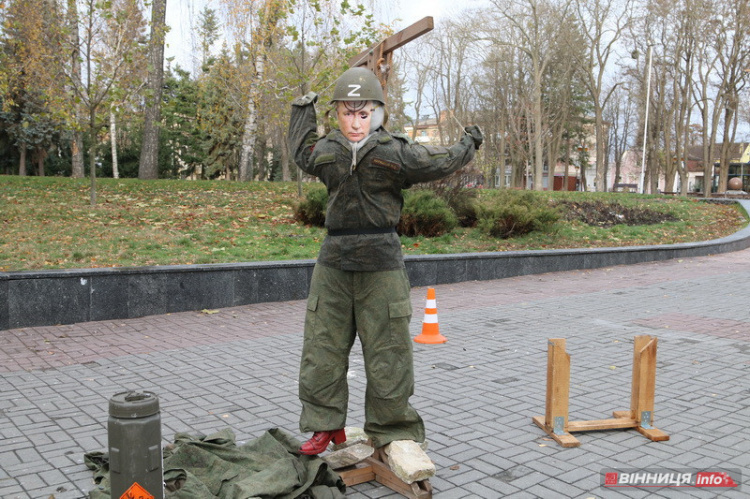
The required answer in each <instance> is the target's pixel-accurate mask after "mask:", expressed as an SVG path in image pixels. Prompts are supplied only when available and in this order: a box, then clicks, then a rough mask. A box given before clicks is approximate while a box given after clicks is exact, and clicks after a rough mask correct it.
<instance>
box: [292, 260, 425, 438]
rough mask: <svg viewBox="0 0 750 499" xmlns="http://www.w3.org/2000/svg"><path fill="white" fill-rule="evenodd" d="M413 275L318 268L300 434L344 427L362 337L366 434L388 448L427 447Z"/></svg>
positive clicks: (305, 351) (303, 369) (302, 378)
mask: <svg viewBox="0 0 750 499" xmlns="http://www.w3.org/2000/svg"><path fill="white" fill-rule="evenodd" d="M411 313H412V310H411V302H410V300H409V279H408V277H407V275H406V271H405V270H403V269H401V270H391V271H379V272H350V271H342V270H336V269H333V268H330V267H325V266H323V265H316V266H315V270H314V271H313V277H312V282H311V284H310V294H309V297H308V300H307V314H306V317H305V338H304V345H303V348H302V359H301V364H300V374H299V398H300V401H301V402H302V414H301V416H300V430H301V431H303V432H310V431H327V430H336V429H338V428H343V427H344V426H345V424H346V415H347V408H348V403H349V387H348V383H347V371H348V370H349V353H350V351H351V349H352V346H353V344H354V339H355V337H356V336H357V335H359V340H360V343H361V344H362V353H363V356H364V362H365V374H366V376H367V389H366V391H365V425H364V429H365V431H366V432H367V434H368V435H369V436H370V437H371V438H372V439H373V443H374V444H375V446H377V447H380V446H383V445H386V444H388V443H389V442H391V441H393V440H414V441H416V442H422V441H424V423H423V421H422V418H421V417H420V416H419V414H417V411H416V410H415V409H414V408H413V407H412V406H411V405H410V404H409V397H410V396H411V395H412V394H413V393H414V365H413V360H412V343H411V337H410V335H409V321H410V320H411Z"/></svg>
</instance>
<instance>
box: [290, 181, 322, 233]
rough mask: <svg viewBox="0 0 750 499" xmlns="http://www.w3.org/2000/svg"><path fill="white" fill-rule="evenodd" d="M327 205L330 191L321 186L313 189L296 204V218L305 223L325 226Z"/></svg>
mask: <svg viewBox="0 0 750 499" xmlns="http://www.w3.org/2000/svg"><path fill="white" fill-rule="evenodd" d="M327 205H328V191H326V190H325V189H321V188H315V189H311V190H310V191H309V192H308V193H307V195H306V196H305V198H304V199H303V200H302V201H300V202H299V203H298V204H297V206H295V208H294V219H295V220H297V221H298V222H300V223H303V224H305V225H312V226H315V227H323V226H324V225H325V223H326V206H327Z"/></svg>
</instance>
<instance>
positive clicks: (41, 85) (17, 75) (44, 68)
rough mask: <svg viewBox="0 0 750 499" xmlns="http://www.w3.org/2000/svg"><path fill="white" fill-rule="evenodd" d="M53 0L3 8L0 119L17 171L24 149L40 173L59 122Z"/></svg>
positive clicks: (57, 134) (56, 137) (61, 109)
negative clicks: (14, 154) (15, 154)
mask: <svg viewBox="0 0 750 499" xmlns="http://www.w3.org/2000/svg"><path fill="white" fill-rule="evenodd" d="M56 7H57V6H56V4H55V3H54V2H51V1H48V0H30V1H21V0H16V1H13V2H11V3H10V5H9V6H8V10H7V12H5V13H4V17H3V21H4V23H3V24H4V26H3V31H2V39H1V42H2V50H1V51H0V92H1V94H0V100H1V101H2V105H3V107H2V109H0V111H2V114H0V119H2V121H3V122H4V123H5V127H6V130H7V131H8V133H9V135H10V136H11V137H12V139H13V141H14V144H15V145H16V146H17V147H18V150H19V157H20V161H19V169H18V171H19V174H20V175H25V174H26V170H27V167H26V159H27V154H28V152H31V153H32V154H33V155H34V158H35V159H36V160H37V172H38V174H40V175H43V174H44V169H43V162H44V159H45V158H46V155H47V152H48V149H49V148H50V147H51V146H52V145H53V144H54V143H55V142H56V141H57V140H59V137H60V133H61V131H62V128H63V127H62V124H63V122H64V115H65V106H64V99H63V96H64V95H65V92H64V90H63V88H62V86H61V81H62V78H61V74H62V65H61V60H60V58H59V57H58V56H59V49H58V47H59V45H60V43H61V39H62V31H61V29H60V27H59V26H58V24H57V23H56V19H57V18H58V16H59V12H58V11H57V9H56Z"/></svg>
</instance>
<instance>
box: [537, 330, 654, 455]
mask: <svg viewBox="0 0 750 499" xmlns="http://www.w3.org/2000/svg"><path fill="white" fill-rule="evenodd" d="M656 343H657V340H656V338H652V337H651V336H648V335H643V336H636V337H635V346H634V349H633V384H632V388H631V394H630V410H629V411H628V410H625V411H614V412H613V413H612V415H613V416H614V418H613V419H597V420H590V421H568V399H569V396H570V355H569V354H568V353H567V352H565V339H564V338H553V339H550V340H549V343H548V345H547V398H546V408H545V414H544V417H542V416H534V417H533V418H532V420H533V421H534V423H536V425H537V426H539V427H540V428H541V429H543V430H544V431H546V432H547V433H548V434H549V436H551V437H552V438H553V439H554V440H555V441H556V442H557V443H558V444H560V445H562V446H563V447H578V446H579V445H581V443H580V442H579V441H578V439H577V438H575V437H574V436H573V435H571V433H572V432H577V431H595V430H619V429H628V428H635V429H636V431H638V433H640V434H642V435H644V436H645V437H647V438H649V439H650V440H653V441H654V442H661V441H664V440H669V435H667V434H666V433H664V432H663V431H661V430H659V429H657V428H654V427H653V426H652V424H653V417H654V392H655V387H656Z"/></svg>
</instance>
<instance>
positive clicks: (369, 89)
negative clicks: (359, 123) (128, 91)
mask: <svg viewBox="0 0 750 499" xmlns="http://www.w3.org/2000/svg"><path fill="white" fill-rule="evenodd" d="M368 100H372V101H376V102H380V103H381V104H382V105H385V97H384V96H383V87H381V86H380V81H379V80H378V77H377V76H375V73H373V72H372V71H370V70H369V69H367V68H349V69H347V70H346V71H344V74H342V75H341V76H339V79H338V80H336V86H335V87H334V89H333V99H331V103H334V102H336V101H368Z"/></svg>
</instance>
